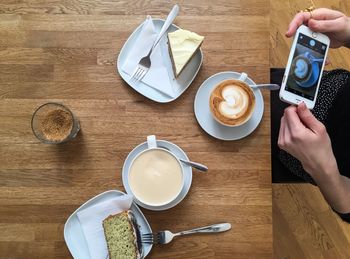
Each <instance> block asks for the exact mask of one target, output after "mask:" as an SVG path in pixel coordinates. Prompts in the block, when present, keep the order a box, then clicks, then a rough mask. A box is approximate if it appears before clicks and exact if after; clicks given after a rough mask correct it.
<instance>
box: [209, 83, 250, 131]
mask: <svg viewBox="0 0 350 259" xmlns="http://www.w3.org/2000/svg"><path fill="white" fill-rule="evenodd" d="M254 106H255V96H254V93H253V91H252V90H251V89H250V87H249V86H248V85H246V84H245V83H243V82H241V81H239V80H226V81H223V82H221V83H220V84H219V85H217V86H216V87H215V89H214V90H213V92H212V93H211V96H210V109H211V111H212V113H213V115H214V117H215V118H216V119H217V120H218V121H220V122H221V123H223V124H225V125H229V126H237V125H240V124H242V123H244V122H245V121H246V120H248V119H249V118H250V116H251V114H252V111H253V110H254Z"/></svg>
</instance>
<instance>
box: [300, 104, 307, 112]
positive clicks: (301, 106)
mask: <svg viewBox="0 0 350 259" xmlns="http://www.w3.org/2000/svg"><path fill="white" fill-rule="evenodd" d="M299 107H300V109H301V110H303V111H304V110H305V109H306V105H305V103H304V102H302V103H300V104H299Z"/></svg>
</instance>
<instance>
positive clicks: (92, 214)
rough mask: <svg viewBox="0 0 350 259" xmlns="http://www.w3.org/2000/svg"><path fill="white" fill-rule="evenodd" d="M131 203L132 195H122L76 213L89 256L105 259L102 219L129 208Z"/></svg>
mask: <svg viewBox="0 0 350 259" xmlns="http://www.w3.org/2000/svg"><path fill="white" fill-rule="evenodd" d="M131 203H132V196H130V195H122V196H119V197H116V198H113V199H110V200H108V201H104V202H100V203H98V204H96V205H94V206H91V207H89V208H86V209H84V210H81V211H79V212H78V213H77V215H78V219H79V221H80V224H81V227H82V229H83V232H84V235H85V239H86V242H87V244H88V247H89V252H90V256H91V258H93V259H99V258H101V259H106V256H107V253H108V250H107V243H106V240H105V235H104V231H103V226H102V221H103V220H104V219H105V218H107V217H108V216H109V215H114V214H117V213H119V212H122V211H125V210H128V209H130V206H131Z"/></svg>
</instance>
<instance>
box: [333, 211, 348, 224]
mask: <svg viewBox="0 0 350 259" xmlns="http://www.w3.org/2000/svg"><path fill="white" fill-rule="evenodd" d="M333 211H334V212H335V213H337V214H338V215H339V217H340V218H341V219H342V220H344V221H346V222H348V223H350V213H339V212H337V211H336V210H334V209H333Z"/></svg>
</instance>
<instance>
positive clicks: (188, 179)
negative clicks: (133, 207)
mask: <svg viewBox="0 0 350 259" xmlns="http://www.w3.org/2000/svg"><path fill="white" fill-rule="evenodd" d="M157 146H158V147H162V146H163V147H166V148H168V149H169V150H170V151H171V152H172V153H173V154H174V155H176V156H177V157H178V158H182V159H184V160H188V157H187V155H186V153H185V152H184V151H183V150H182V149H181V148H180V147H178V146H177V145H175V144H173V143H171V142H169V141H166V140H157ZM146 149H147V142H144V143H142V144H140V145H138V146H137V147H135V148H134V149H133V150H132V151H131V152H130V153H129V155H128V156H127V158H126V159H125V162H124V165H123V169H122V179H123V185H124V188H125V190H126V192H127V193H128V194H130V195H133V193H132V191H131V189H130V185H129V179H128V172H129V168H130V166H131V162H132V160H133V159H134V158H135V157H136V156H137V155H138V154H139V153H141V152H142V151H144V150H146ZM183 169H184V171H183V173H184V177H185V178H184V186H183V188H182V190H181V192H180V195H179V196H178V197H177V198H176V199H175V200H174V201H173V202H171V203H169V204H166V205H164V206H159V207H158V206H157V207H154V206H150V205H146V204H144V203H142V202H140V201H138V200H136V199H134V201H135V202H136V203H137V204H138V205H140V206H141V207H143V208H145V209H149V210H157V211H160V210H167V209H170V208H172V207H174V206H176V205H177V204H179V203H180V202H181V201H182V200H183V199H184V198H185V197H186V195H187V193H188V191H189V190H190V187H191V183H192V168H191V167H190V166H188V165H185V164H183Z"/></svg>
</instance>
